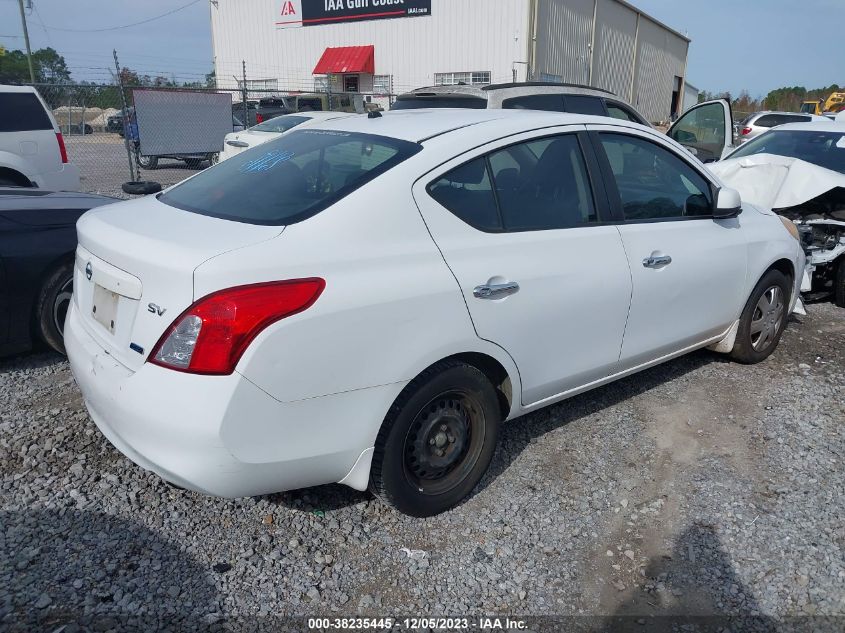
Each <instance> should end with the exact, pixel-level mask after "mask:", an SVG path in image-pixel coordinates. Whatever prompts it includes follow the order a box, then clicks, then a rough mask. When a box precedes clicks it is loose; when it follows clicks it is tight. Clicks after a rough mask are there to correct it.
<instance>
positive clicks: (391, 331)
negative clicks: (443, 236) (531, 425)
mask: <svg viewBox="0 0 845 633" xmlns="http://www.w3.org/2000/svg"><path fill="white" fill-rule="evenodd" d="M412 162H413V161H409V162H406V163H403V164H402V165H399V166H397V167H396V168H394V169H393V170H391V171H390V172H388V174H387V175H385V176H384V177H381V178H378V179H376V180H375V181H373V182H371V183H369V184H368V185H365V186H364V187H362V188H361V189H358V190H357V191H356V192H354V193H353V194H351V195H350V196H348V197H347V198H345V199H343V200H342V201H341V202H340V203H339V204H337V205H335V206H333V207H331V208H329V209H327V210H325V211H323V212H322V213H319V214H318V215H316V216H314V217H312V218H310V219H308V220H305V221H304V222H301V223H298V224H293V225H290V226H288V227H287V228H286V229H285V231H284V233H283V234H282V235H281V236H280V237H278V238H276V239H274V240H271V241H268V242H265V243H262V244H258V245H255V246H251V247H248V248H245V249H242V250H240V251H234V252H231V253H227V254H224V255H221V256H218V257H216V258H214V259H212V260H210V261H208V262H206V263H204V264H203V265H202V266H200V267H199V268H198V269H197V271H196V273H195V287H196V295H197V296H198V297H200V296H204V295H206V294H208V293H210V292H213V291H214V290H218V289H220V288H225V287H231V286H236V285H240V284H245V283H257V282H262V281H270V280H278V279H296V278H304V277H322V278H323V279H325V280H326V289H325V291H324V292H323V294H322V295H321V296H320V298H319V299H318V300H317V302H316V303H315V304H314V305H313V306H311V307H310V308H309V309H308V310H306V311H305V312H303V313H301V314H298V315H294V316H292V317H289V318H286V319H283V320H282V321H280V322H278V323H276V324H274V325H272V326H271V327H269V328H267V329H266V330H265V331H264V332H262V333H261V334H260V335H259V337H258V338H257V339H256V340H255V341H254V342H253V344H252V345H251V346H250V348H249V349H248V350H247V352H246V354H245V355H244V357H243V358H242V359H241V362H240V364H239V365H238V369H237V370H238V371H239V372H240V373H241V374H243V375H244V376H246V377H247V378H248V379H249V380H250V381H252V382H254V383H255V384H256V385H258V386H259V387H260V388H262V389H263V390H264V391H266V392H267V393H269V394H270V395H272V396H273V397H274V398H276V399H277V400H280V401H283V402H290V401H295V400H301V399H305V398H314V397H319V396H324V395H328V394H334V393H341V392H348V391H353V390H358V389H366V388H369V387H376V386H381V385H388V384H394V383H402V382H405V381H409V380H411V379H412V378H414V377H415V376H416V375H417V374H418V373H420V372H421V371H422V370H423V369H425V368H426V367H428V366H429V365H431V364H433V363H435V362H437V361H438V360H440V359H442V358H444V357H447V356H450V355H453V354H456V353H461V352H482V353H488V354H489V355H492V356H493V357H494V358H497V360H499V361H500V362H501V363H502V364H503V365H504V366H505V368H506V369H507V370H508V371H509V373H510V375H511V377H512V380H513V381H517V380H518V378H517V374H516V368H515V366H514V365H513V363H512V361H510V359H509V357H508V356H507V355H506V354H505V353H504V352H503V351H502V350H501V349H500V348H497V347H495V346H494V345H492V344H489V343H486V342H484V341H481V340H480V339H479V338H478V337H477V336H476V334H475V330H474V329H473V326H472V322H471V320H470V318H469V314H468V312H467V308H466V304H465V303H464V300H463V298H462V295H461V292H460V289H459V287H458V285H457V282H456V281H455V279H454V277H453V276H452V274H451V272H450V271H449V269H448V267H447V266H446V264H445V262H444V261H443V258H442V256H441V254H440V251H439V250H438V249H437V247H436V245H435V244H434V242H433V240H432V239H431V236H430V235H429V233H428V231H427V229H426V227H425V224H424V223H423V221H422V218H421V217H420V215H419V213H418V211H417V209H416V206H415V204H414V200H413V197H412V195H411V183H412V182H413V181H414V179H415V175H418V173H419V172H417V171H414V169H413V167H412V165H410V164H409V163H412ZM383 413H386V411H385V412H382V415H383ZM376 422H377V425H376V427H375V430H374V433H375V431H377V428H378V424H380V422H381V419H380V418H379V419H378V420H377V421H376ZM373 437H374V436H373Z"/></svg>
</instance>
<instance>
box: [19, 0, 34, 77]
mask: <svg viewBox="0 0 845 633" xmlns="http://www.w3.org/2000/svg"><path fill="white" fill-rule="evenodd" d="M18 6H19V7H20V8H21V24H23V40H24V42H26V60H27V62H29V81H30V83H35V72H34V71H33V70H32V49H30V48H29V31H28V30H27V28H26V14H25V13H24V12H23V0H18Z"/></svg>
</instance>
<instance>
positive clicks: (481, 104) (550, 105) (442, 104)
mask: <svg viewBox="0 0 845 633" xmlns="http://www.w3.org/2000/svg"><path fill="white" fill-rule="evenodd" d="M417 108H477V109H505V110H545V111H550V112H572V113H575V114H592V115H595V116H610V117H614V118H616V119H622V120H623V121H631V122H633V123H639V124H640V125H649V123H648V121H646V119H645V117H643V115H641V114H640V113H639V112H637V111H636V109H634V107H633V106H631V105H630V104H628V103H626V102H625V101H624V100H622V99H621V98H619V97H617V96H616V95H614V94H613V93H612V92H609V91H607V90H602V89H600V88H592V87H590V86H581V85H578V84H566V83H557V82H547V81H528V82H522V83H510V84H491V85H485V86H467V85H464V84H457V85H446V86H430V87H427V88H417V89H416V90H412V91H411V92H407V93H405V94H403V95H399V97H397V99H396V101H395V102H394V103H393V105H392V106H391V108H390V109H391V110H413V109H417Z"/></svg>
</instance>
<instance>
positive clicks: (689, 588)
mask: <svg viewBox="0 0 845 633" xmlns="http://www.w3.org/2000/svg"><path fill="white" fill-rule="evenodd" d="M644 574H645V581H644V584H643V585H642V586H636V585H635V586H634V588H633V589H629V590H628V593H627V594H624V595H623V597H622V598H621V603H620V604H619V606H618V607H617V608H616V610H615V612H614V614H613V615H612V616H610V617H608V618H607V619H606V621H605V622H604V623H603V626H602V627H601V628H600V630H603V631H614V632H615V631H644V630H645V631H649V632H650V633H652V632H657V633H662V632H664V631H665V632H666V633H669V632H670V631H697V632H700V633H709V632H714V633H715V632H716V631H743V632H746V631H748V632H749V633H756V632H768V631H792V630H793V628H791V627H790V623H787V622H782V621H781V622H778V621H776V620H774V619H772V618H770V617H767V616H765V615H762V614H761V613H760V606H759V604H758V603H757V600H756V599H755V598H754V596H753V595H752V594H751V592H750V591H749V589H748V588H747V587H746V586H745V585H743V583H742V581H741V580H740V579H739V577H738V576H737V575H736V573H735V571H734V565H733V563H732V561H731V559H730V557H729V556H728V554H727V553H726V552H725V549H724V548H723V547H722V544H721V542H720V540H719V537H718V536H717V535H716V533H715V531H714V529H713V528H712V526H710V525H704V524H693V525H690V526H688V527H687V528H686V529H685V530H684V531H683V532H681V533H680V535H679V536H678V538H677V539H676V540H675V543H674V546H673V548H672V552H671V554H669V555H665V554H664V555H660V556H654V557H652V558H651V559H649V561H648V563H647V564H646V566H645V569H644ZM809 630H812V627H811V628H810V629H809Z"/></svg>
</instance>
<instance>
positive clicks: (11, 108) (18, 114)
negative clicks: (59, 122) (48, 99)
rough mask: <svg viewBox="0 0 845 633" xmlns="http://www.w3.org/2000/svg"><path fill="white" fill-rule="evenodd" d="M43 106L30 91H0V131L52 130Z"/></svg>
mask: <svg viewBox="0 0 845 633" xmlns="http://www.w3.org/2000/svg"><path fill="white" fill-rule="evenodd" d="M52 129H53V124H52V123H51V122H50V117H48V116H47V113H46V112H45V111H44V106H43V105H41V101H39V100H38V97H36V96H35V95H34V94H32V93H31V92H0V132H30V131H33V130H52Z"/></svg>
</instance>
